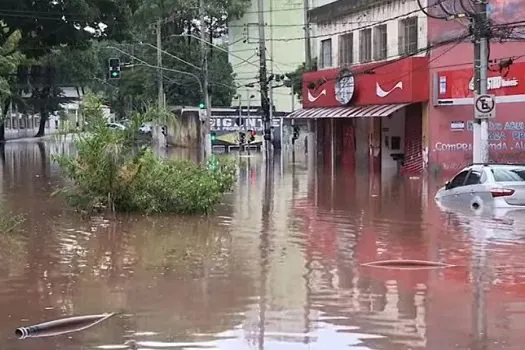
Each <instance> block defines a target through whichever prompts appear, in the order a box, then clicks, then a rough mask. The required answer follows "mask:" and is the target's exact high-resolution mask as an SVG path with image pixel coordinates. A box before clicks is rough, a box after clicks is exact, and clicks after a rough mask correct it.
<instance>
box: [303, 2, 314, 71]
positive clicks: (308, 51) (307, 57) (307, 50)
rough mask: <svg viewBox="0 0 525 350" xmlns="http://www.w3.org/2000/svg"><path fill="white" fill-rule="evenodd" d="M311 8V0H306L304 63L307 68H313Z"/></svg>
mask: <svg viewBox="0 0 525 350" xmlns="http://www.w3.org/2000/svg"><path fill="white" fill-rule="evenodd" d="M309 10H310V0H304V63H305V65H306V69H307V70H310V69H312V46H311V40H310V18H309V16H308V11H309Z"/></svg>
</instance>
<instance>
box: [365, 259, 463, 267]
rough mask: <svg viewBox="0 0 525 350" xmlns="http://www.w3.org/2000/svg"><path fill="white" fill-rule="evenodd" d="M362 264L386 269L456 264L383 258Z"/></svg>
mask: <svg viewBox="0 0 525 350" xmlns="http://www.w3.org/2000/svg"><path fill="white" fill-rule="evenodd" d="M362 266H370V267H379V268H386V269H398V270H416V269H438V268H445V267H454V266H455V265H450V264H445V263H442V262H438V261H426V260H405V259H397V260H381V261H373V262H370V263H366V264H362Z"/></svg>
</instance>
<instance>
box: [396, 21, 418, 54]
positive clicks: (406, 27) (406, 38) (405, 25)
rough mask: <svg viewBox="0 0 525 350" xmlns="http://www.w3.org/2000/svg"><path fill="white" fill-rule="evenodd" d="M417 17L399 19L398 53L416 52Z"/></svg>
mask: <svg viewBox="0 0 525 350" xmlns="http://www.w3.org/2000/svg"><path fill="white" fill-rule="evenodd" d="M417 32H418V28H417V17H410V18H406V19H402V20H400V21H399V54H400V55H410V54H414V53H416V52H417V48H418V47H417V46H418V45H417Z"/></svg>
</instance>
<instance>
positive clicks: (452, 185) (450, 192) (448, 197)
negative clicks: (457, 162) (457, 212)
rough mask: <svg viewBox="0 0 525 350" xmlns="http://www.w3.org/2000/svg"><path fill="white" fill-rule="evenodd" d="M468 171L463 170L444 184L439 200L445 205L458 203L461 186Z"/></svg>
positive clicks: (452, 205) (456, 204) (451, 205)
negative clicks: (444, 187)
mask: <svg viewBox="0 0 525 350" xmlns="http://www.w3.org/2000/svg"><path fill="white" fill-rule="evenodd" d="M469 172H470V170H468V169H467V170H463V171H462V172H460V173H459V174H457V175H456V176H454V178H453V179H452V180H450V182H449V183H448V185H447V186H446V189H445V191H443V193H442V195H441V198H440V202H441V204H443V205H444V206H446V207H456V206H458V205H459V202H460V195H461V193H462V191H461V188H462V187H463V185H464V183H465V180H466V179H467V175H468V173H469Z"/></svg>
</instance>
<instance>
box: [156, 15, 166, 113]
mask: <svg viewBox="0 0 525 350" xmlns="http://www.w3.org/2000/svg"><path fill="white" fill-rule="evenodd" d="M157 67H158V73H157V74H158V79H159V81H158V107H159V109H160V110H163V109H164V75H163V74H162V20H161V19H160V18H159V19H158V20H157Z"/></svg>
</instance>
